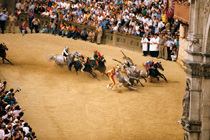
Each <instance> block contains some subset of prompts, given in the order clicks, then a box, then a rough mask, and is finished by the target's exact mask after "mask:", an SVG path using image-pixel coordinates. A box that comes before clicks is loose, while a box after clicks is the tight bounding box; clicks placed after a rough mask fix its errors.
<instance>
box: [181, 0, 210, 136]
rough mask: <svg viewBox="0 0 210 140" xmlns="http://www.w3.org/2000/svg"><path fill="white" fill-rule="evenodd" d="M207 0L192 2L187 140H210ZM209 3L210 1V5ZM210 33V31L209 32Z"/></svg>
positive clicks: (184, 117)
mask: <svg viewBox="0 0 210 140" xmlns="http://www.w3.org/2000/svg"><path fill="white" fill-rule="evenodd" d="M206 2H207V1H206V0H191V10H190V12H191V13H190V29H189V33H188V42H189V46H188V49H187V51H186V52H187V53H188V57H187V59H185V60H183V62H184V64H185V66H186V76H187V83H186V93H185V95H184V97H183V114H182V121H181V123H182V125H183V129H184V130H185V134H184V139H185V140H210V63H209V62H208V61H206V60H210V52H208V51H207V50H209V47H210V44H209V45H208V44H205V43H204V42H206V41H205V40H206V39H207V40H208V39H210V36H208V34H207V36H206V34H205V32H206V31H205V30H206V29H209V26H210V24H208V25H207V24H206V23H205V21H206V19H205V18H208V17H210V16H208V17H205V16H204V6H205V5H207V4H206ZM208 2H209V1H208ZM209 20H210V19H209ZM209 32H210V30H209Z"/></svg>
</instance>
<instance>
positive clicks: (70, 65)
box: [68, 63, 72, 71]
mask: <svg viewBox="0 0 210 140" xmlns="http://www.w3.org/2000/svg"><path fill="white" fill-rule="evenodd" d="M71 67H72V63H70V64H69V67H68V68H69V70H70V71H71Z"/></svg>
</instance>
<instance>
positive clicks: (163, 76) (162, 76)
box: [160, 74, 168, 83]
mask: <svg viewBox="0 0 210 140" xmlns="http://www.w3.org/2000/svg"><path fill="white" fill-rule="evenodd" d="M160 77H161V78H163V79H164V80H165V81H166V82H167V83H168V80H167V79H166V77H165V75H163V74H161V75H160Z"/></svg>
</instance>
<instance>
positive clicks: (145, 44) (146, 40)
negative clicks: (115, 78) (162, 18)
mask: <svg viewBox="0 0 210 140" xmlns="http://www.w3.org/2000/svg"><path fill="white" fill-rule="evenodd" d="M147 43H148V39H147V38H146V37H145V38H142V39H141V44H142V51H148V47H147Z"/></svg>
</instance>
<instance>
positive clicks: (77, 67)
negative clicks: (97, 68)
mask: <svg viewBox="0 0 210 140" xmlns="http://www.w3.org/2000/svg"><path fill="white" fill-rule="evenodd" d="M72 65H74V69H75V70H76V72H78V71H79V70H81V68H82V64H81V63H80V62H79V61H78V60H77V61H73V62H71V63H70V64H69V65H68V67H69V70H70V71H71V67H72ZM83 71H85V72H88V73H90V74H91V75H92V76H93V77H94V78H97V75H96V73H94V72H93V70H92V67H91V64H90V59H89V58H87V62H86V63H85V68H84V70H83Z"/></svg>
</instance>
